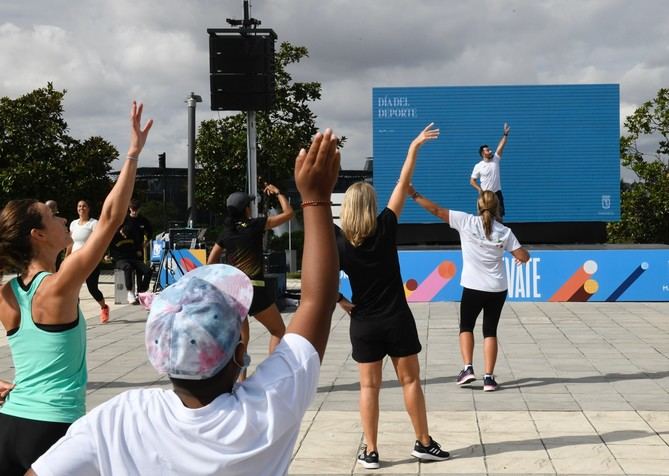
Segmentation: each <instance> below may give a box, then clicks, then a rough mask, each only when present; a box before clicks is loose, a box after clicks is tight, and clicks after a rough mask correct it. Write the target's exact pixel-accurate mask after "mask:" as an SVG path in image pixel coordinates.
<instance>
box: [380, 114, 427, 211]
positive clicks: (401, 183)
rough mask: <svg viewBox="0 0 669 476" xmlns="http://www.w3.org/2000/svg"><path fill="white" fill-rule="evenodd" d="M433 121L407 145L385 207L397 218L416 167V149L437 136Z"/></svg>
mask: <svg viewBox="0 0 669 476" xmlns="http://www.w3.org/2000/svg"><path fill="white" fill-rule="evenodd" d="M432 126H434V123H432V122H431V123H430V124H428V125H427V127H426V128H425V129H423V130H422V131H421V132H420V134H418V136H416V138H415V139H414V140H413V141H412V142H411V144H410V145H409V150H408V151H407V157H406V159H405V160H404V164H403V165H402V170H401V171H400V177H399V179H398V180H397V185H395V189H394V190H393V193H392V194H391V195H390V198H389V199H388V205H387V207H388V208H390V209H391V210H392V211H393V212H394V213H395V216H396V217H397V218H399V217H400V215H401V214H402V209H403V208H404V204H405V203H406V199H407V191H408V190H409V184H411V177H413V171H414V169H415V168H416V160H417V158H418V150H419V149H420V147H421V146H422V145H423V144H424V143H425V142H426V141H428V140H434V139H437V138H438V137H439V129H434V128H433V127H432Z"/></svg>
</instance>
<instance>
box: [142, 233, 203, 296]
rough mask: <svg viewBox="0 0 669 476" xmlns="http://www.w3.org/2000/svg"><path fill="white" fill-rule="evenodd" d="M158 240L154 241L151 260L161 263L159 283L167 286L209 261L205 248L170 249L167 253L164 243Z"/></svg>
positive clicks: (161, 285) (163, 286)
mask: <svg viewBox="0 0 669 476" xmlns="http://www.w3.org/2000/svg"><path fill="white" fill-rule="evenodd" d="M161 243H163V242H160V241H158V240H156V241H154V242H153V247H152V253H151V262H152V263H160V265H159V269H158V277H157V279H158V283H159V284H160V287H161V288H165V287H167V286H169V285H170V284H172V283H174V282H175V281H177V280H178V279H179V278H180V277H181V276H183V275H184V274H185V273H187V272H188V271H190V270H192V269H195V268H197V267H199V266H202V265H204V264H205V263H206V262H207V252H206V250H203V249H181V250H170V251H168V252H167V255H165V250H164V244H161Z"/></svg>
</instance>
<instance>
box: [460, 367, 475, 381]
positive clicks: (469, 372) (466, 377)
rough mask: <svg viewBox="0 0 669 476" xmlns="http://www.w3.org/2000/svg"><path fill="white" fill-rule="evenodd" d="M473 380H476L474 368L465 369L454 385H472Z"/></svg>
mask: <svg viewBox="0 0 669 476" xmlns="http://www.w3.org/2000/svg"><path fill="white" fill-rule="evenodd" d="M474 380H476V375H474V367H467V368H466V369H463V370H461V371H460V373H459V374H458V377H457V379H456V383H457V384H458V385H467V384H468V383H472V382H473V381H474Z"/></svg>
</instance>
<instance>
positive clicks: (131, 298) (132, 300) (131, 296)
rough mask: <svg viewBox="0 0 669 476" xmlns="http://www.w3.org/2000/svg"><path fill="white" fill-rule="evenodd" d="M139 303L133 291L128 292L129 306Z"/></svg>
mask: <svg viewBox="0 0 669 476" xmlns="http://www.w3.org/2000/svg"><path fill="white" fill-rule="evenodd" d="M136 301H137V296H135V293H133V292H132V291H128V304H135V303H136Z"/></svg>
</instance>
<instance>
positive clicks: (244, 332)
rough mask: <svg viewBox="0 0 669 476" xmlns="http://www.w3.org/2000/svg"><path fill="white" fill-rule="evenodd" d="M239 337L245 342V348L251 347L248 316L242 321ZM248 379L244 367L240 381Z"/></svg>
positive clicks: (240, 373) (240, 374)
mask: <svg viewBox="0 0 669 476" xmlns="http://www.w3.org/2000/svg"><path fill="white" fill-rule="evenodd" d="M239 334H240V335H239V339H240V340H241V341H242V342H243V343H244V348H245V349H248V348H249V340H250V338H251V332H250V329H249V318H248V317H247V318H246V319H244V321H243V322H242V328H241V329H240V332H239ZM244 380H246V368H243V369H242V371H241V372H239V381H240V382H243V381H244Z"/></svg>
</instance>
